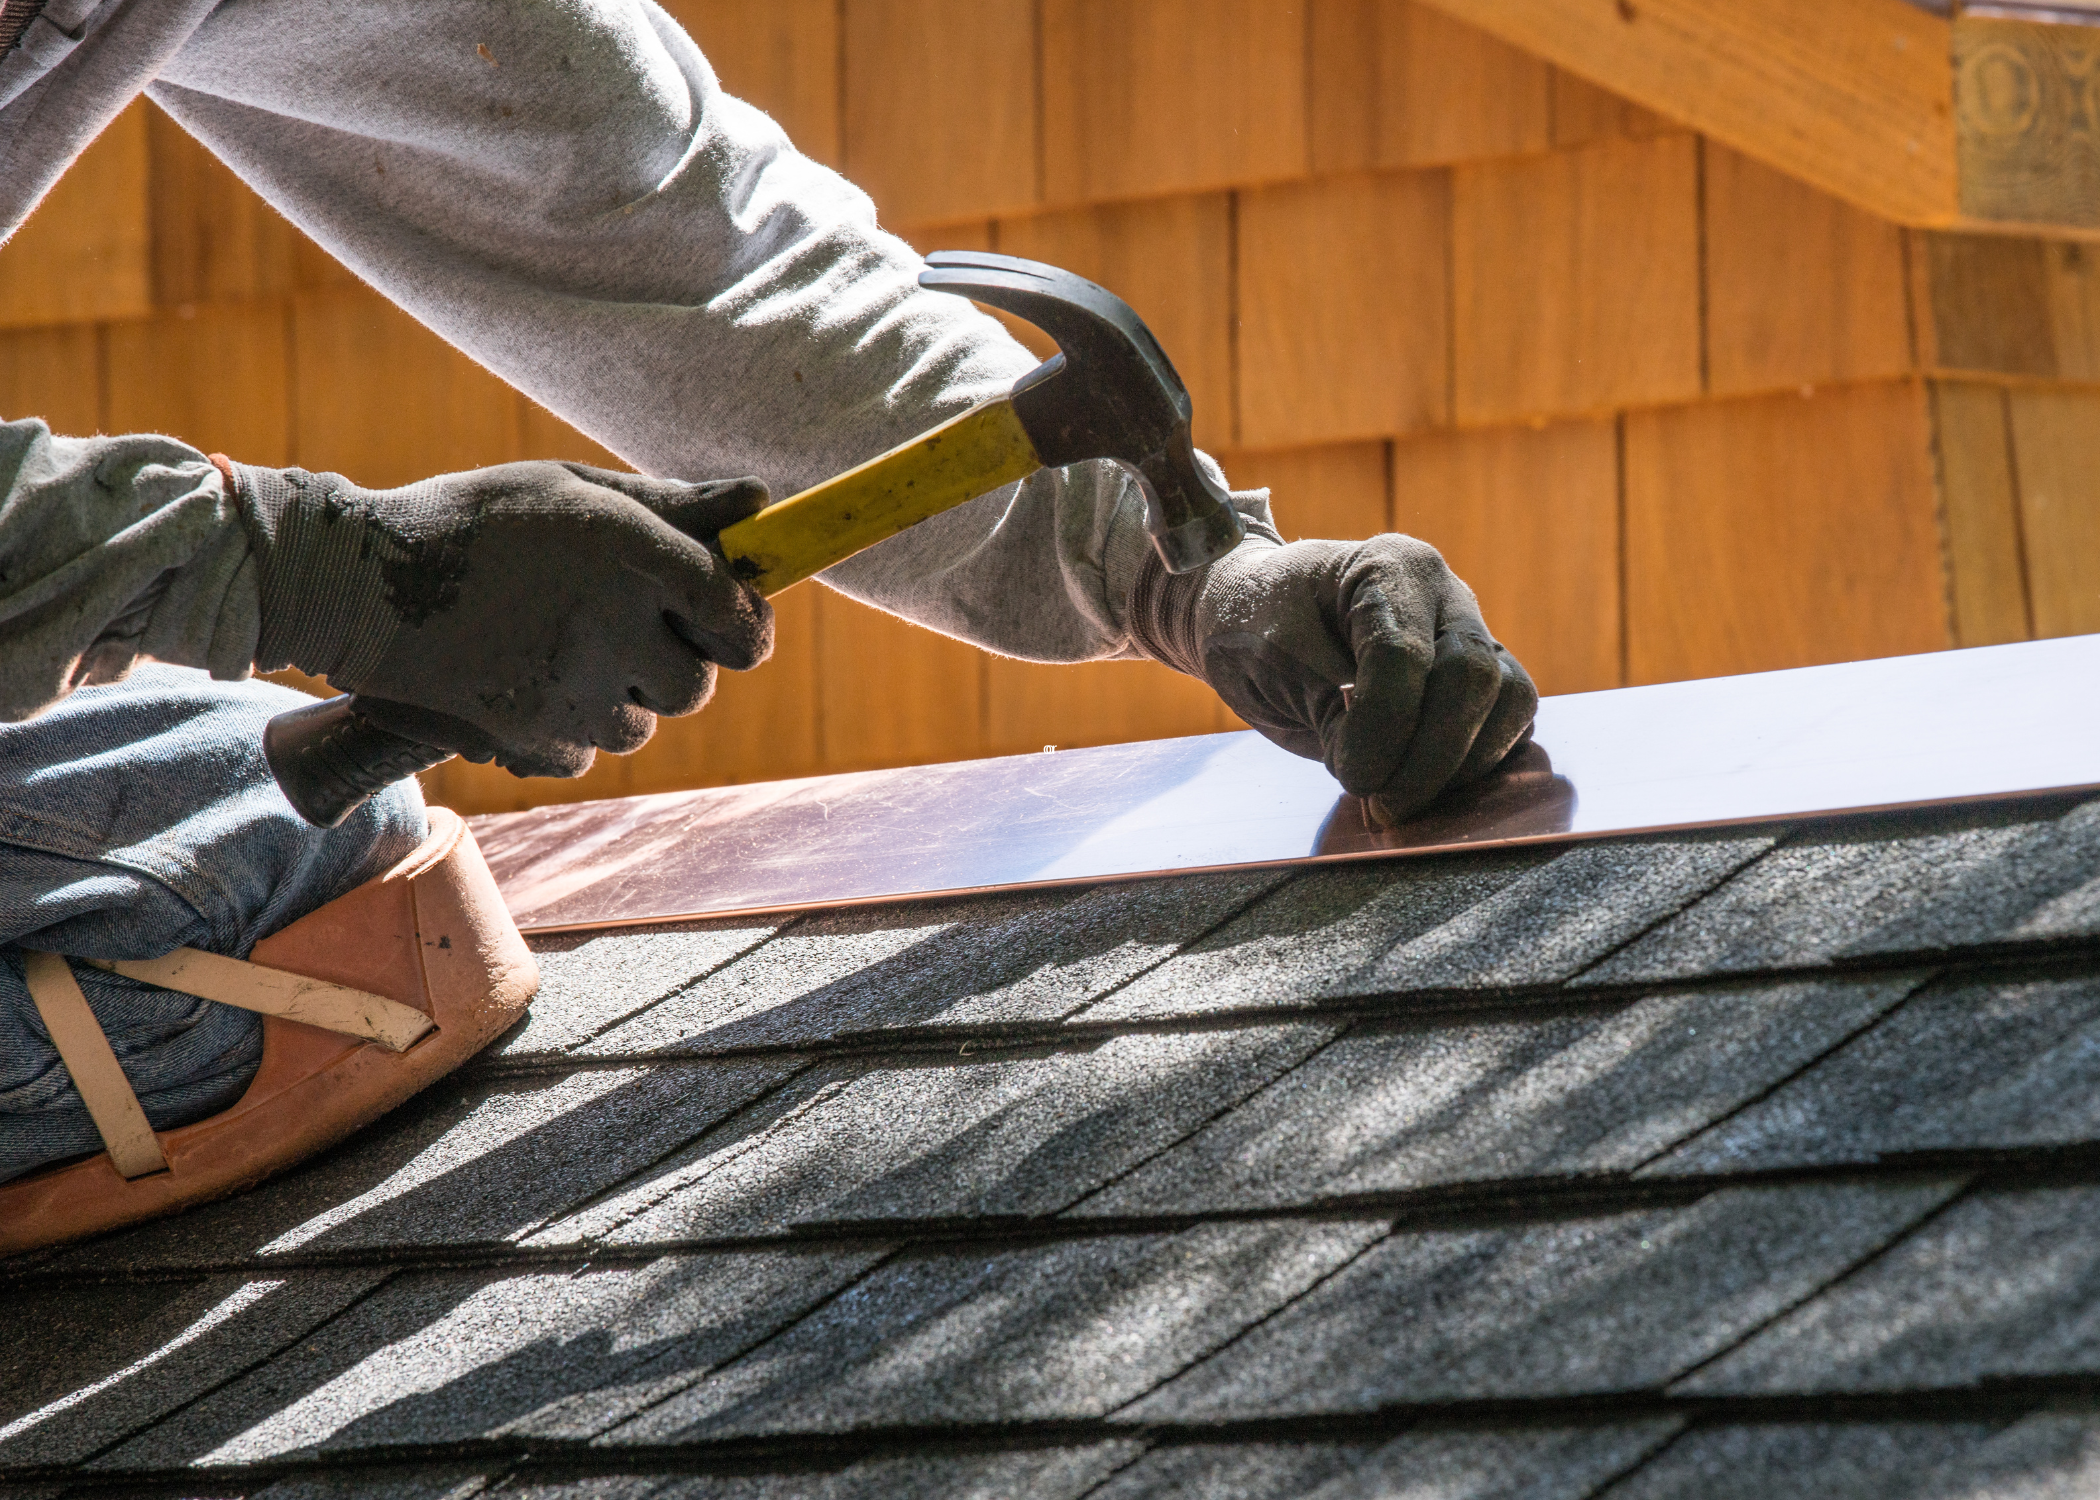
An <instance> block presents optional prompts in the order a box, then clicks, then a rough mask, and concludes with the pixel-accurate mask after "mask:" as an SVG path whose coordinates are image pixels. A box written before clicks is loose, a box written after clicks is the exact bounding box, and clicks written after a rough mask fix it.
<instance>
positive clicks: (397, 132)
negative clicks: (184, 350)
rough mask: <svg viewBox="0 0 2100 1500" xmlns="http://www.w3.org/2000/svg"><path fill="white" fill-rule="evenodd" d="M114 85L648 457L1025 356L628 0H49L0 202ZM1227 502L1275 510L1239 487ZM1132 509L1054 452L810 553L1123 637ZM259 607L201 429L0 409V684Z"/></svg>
mask: <svg viewBox="0 0 2100 1500" xmlns="http://www.w3.org/2000/svg"><path fill="white" fill-rule="evenodd" d="M958 83H959V86H967V80H958ZM140 92H145V93H147V94H149V95H150V96H151V97H152V98H153V100H154V101H155V102H156V103H157V104H159V105H160V106H161V107H162V108H163V109H165V110H166V111H167V112H168V113H169V114H170V115H171V116H173V117H174V118H175V119H176V120H177V121H179V122H180V123H181V124H182V126H183V127H184V128H185V129H187V130H188V131H190V132H191V133H192V134H193V135H195V136H196V137H197V138H198V139H199V140H201V141H202V142H204V144H205V145H206V146H208V147H209V148H210V149H211V150H212V151H213V152H215V153H216V154H217V155H218V156H219V157H220V158H221V159H222V160H223V161H225V162H226V163H227V164H228V165H229V166H231V167H232V168H233V170H234V171H236V172H237V173H239V174H240V176H241V177H242V178H244V179H245V180H246V181H247V182H248V183H249V184H250V185H251V186H253V187H254V188H255V189H256V190H257V191H258V192H259V193H261V194H262V196H263V197H265V198H267V199H268V200H269V201H270V202H271V203H272V204H273V205H275V206H276V208H277V209H278V210H279V211H280V212H282V213H283V214H284V215H285V216H286V217H287V218H288V219H290V220H291V221H292V222H293V223H294V224H296V225H298V226H299V227H300V228H301V229H302V230H304V231H305V232H306V233H307V234H309V235H311V236H312V237H313V238H314V239H315V240H317V241H319V242H320V243H321V244H322V245H324V246H326V247H327V248H328V249H329V250H330V251H331V252H332V253H334V254H335V255H336V256H337V257H338V258H339V259H341V260H342V261H343V262H344V263H345V264H347V265H348V266H350V267H351V268H352V269H353V270H355V271H356V272H357V273H358V275H360V276H361V277H363V278H364V279H365V280H367V281H368V282H370V283H371V284H372V285H373V286H374V287H376V288H378V289H379V290H380V291H381V292H382V293H384V294H385V295H386V296H387V297H389V298H391V299H392V300H393V301H394V302H396V303H398V304H400V305H401V306H402V307H403V308H405V309H407V310H408V311H409V312H410V313H411V314H413V315H414V316H415V317H416V318H417V319H419V320H420V321H421V322H423V323H424V324H425V325H427V326H428V327H430V328H431V329H433V330H434V331H435V332H437V333H438V334H439V335H440V336H442V337H443V338H445V339H446V340H447V341H449V342H450V343H452V344H454V345H455V346H457V347H458V348H460V349H461V350H463V351H465V352H466V353H467V354H468V355H470V356H472V357H473V358H474V359H476V360H478V361H480V362H481V363H482V364H484V365H486V366H487V367H488V368H489V369H491V370H493V371H494V372H495V373H496V374H497V375H499V376H501V377H502V378H503V379H504V380H506V381H508V382H510V383H511V384H512V385H514V386H516V387H517V388H518V389H520V390H522V391H524V392H525V393H526V394H528V395H530V396H531V397H533V398H534V399H535V400H537V401H539V402H540V403H542V404H543V405H545V406H546V407H548V408H549V409H550V410H552V411H554V412H556V413H558V414H560V415H561V416H563V417H565V418H567V419H568V420H569V421H570V422H572V423H573V424H575V425H576V426H577V427H579V428H581V429H582V430H583V431H584V432H586V433H588V434H589V435H590V436H592V437H593V438H596V439H597V440H598V441H599V442H601V443H603V444H604V445H605V446H606V447H608V448H610V449H612V450H613V451H614V452H615V453H617V454H619V455H620V456H621V457H622V458H624V459H625V460H627V461H628V462H630V463H632V464H633V465H634V466H635V467H636V468H638V469H641V470H643V471H645V472H648V473H652V474H659V475H668V476H676V477H680V478H687V479H699V478H711V477H725V476H731V475H740V474H756V475H758V476H760V477H761V478H763V479H764V480H765V481H766V482H767V484H768V485H770V486H771V487H772V489H773V492H774V494H775V495H776V496H781V495H786V494H790V493H793V492H794V491H796V490H799V489H802V488H804V487H806V486H808V485H810V484H812V483H814V482H816V481H818V480H821V479H824V478H826V477H828V476H830V475H832V474H835V473H837V472H839V471H841V470H843V469H846V468H849V467H851V466H852V465H854V464H856V463H859V462H861V461H863V460H865V459H867V458H869V457H872V456H873V455H875V454H877V453H879V452H882V451H883V450H884V449H886V448H889V447H891V446H893V445H894V444H896V443H898V442H900V441H902V440H904V439H905V438H908V437H910V436H912V435H914V434H916V433H918V432H921V431H923V430H924V429H926V428H927V427H929V426H931V425H933V424H934V423H936V422H939V421H941V420H944V419H945V418H947V417H949V416H952V415H954V414H955V413H956V412H959V411H961V410H963V409H965V408H967V407H969V406H971V405H973V404H974V403H976V402H978V401H981V400H985V399H987V398H989V397H992V396H995V395H997V394H999V393H1001V392H1002V391H1004V390H1005V389H1006V388H1007V387H1008V386H1009V385H1010V384H1011V383H1012V382H1013V380H1014V379H1015V377H1017V376H1018V375H1020V374H1022V373H1024V372H1025V371H1027V370H1028V369H1030V368H1031V367H1032V366H1033V364H1034V362H1035V361H1034V357H1033V356H1032V355H1031V354H1029V353H1028V352H1027V351H1026V350H1025V349H1023V348H1022V347H1021V346H1020V345H1019V344H1018V343H1016V342H1015V341H1014V340H1013V339H1012V338H1010V337H1009V336H1008V335H1007V334H1006V333H1005V331H1004V330H1003V329H1001V328H1000V326H999V325H998V324H997V323H996V322H994V321H993V320H992V319H990V318H988V317H986V316H984V315H983V314H981V313H979V312H977V311H976V310H975V309H973V308H972V307H971V306H970V305H969V304H968V303H967V302H965V301H963V300H962V299H960V298H956V297H952V296H948V295H945V294H942V293H935V292H925V291H922V290H920V289H919V288H918V286H917V284H916V281H915V278H916V276H917V273H918V271H919V269H920V261H919V258H918V256H917V255H916V254H915V253H914V252H913V251H912V250H911V249H910V247H909V246H907V245H905V244H904V243H903V242H902V241H900V240H898V239H896V238H895V237H894V236H891V235H888V234H886V233H884V232H883V231H882V230H881V229H879V228H878V227H877V226H876V223H875V210H874V205H873V204H872V203H870V202H869V200H868V198H867V197H866V195H865V194H863V193H861V192H860V191H859V190H858V189H857V188H855V187H853V186H852V184H850V183H848V182H846V181H845V180H844V179H843V178H841V177H839V176H838V175H837V174H835V173H833V172H831V171H829V170H827V169H826V168H824V167H821V166H819V165H817V164H816V163H815V162H812V161H811V160H809V159H808V158H807V157H805V156H803V155H801V154H800V153H799V152H797V151H796V150H795V149H794V147H793V146H792V145H791V144H789V142H788V140H787V137H786V136H785V135H784V134H783V133H782V132H781V130H780V128H779V127H778V126H777V125H775V124H774V123H773V122H772V121H771V120H770V119H768V118H767V117H766V116H765V115H763V114H761V113H760V112H759V111H758V110H756V109H753V108H752V107H751V106H750V105H748V104H745V103H743V102H742V101H740V100H737V99H733V98H731V97H729V96H728V95H727V94H724V93H723V92H722V91H721V89H720V87H719V86H718V85H717V83H716V80H715V76H714V73H713V70H712V69H710V68H709V66H708V64H707V60H706V59H705V58H704V57H702V56H701V54H700V52H699V50H698V48H697V47H695V46H694V44H693V42H692V40H691V39H690V38H688V37H687V36H686V34H685V33H684V31H682V30H681V29H680V28H679V26H678V24H677V23H676V22H674V21H673V20H671V18H670V17H669V16H667V15H666V14H665V13H664V12H663V11H662V10H661V9H659V8H658V7H657V6H656V5H654V4H652V3H650V0H356V3H354V4H342V3H340V0H100V3H97V0H50V3H49V5H48V6H47V8H46V9H45V11H44V13H43V14H42V15H41V16H40V17H39V18H38V19H37V20H36V21H34V22H32V23H31V25H30V27H29V29H28V31H27V32H26V33H25V34H24V36H23V40H22V42H21V44H20V45H19V46H18V47H17V48H16V49H15V50H14V51H12V52H11V53H10V54H9V55H8V56H7V57H6V58H5V59H4V60H0V234H11V233H12V232H13V230H14V229H15V228H16V227H18V226H19V225H20V224H21V222H22V221H23V219H25V218H26V217H27V216H28V214H29V212H30V210H31V209H32V208H34V207H35V205H36V203H37V201H38V200H39V199H40V198H41V197H42V196H43V194H44V193H45V191H46V190H47V189H48V188H49V187H50V186H51V184H52V183H53V182H55V181H56V180H57V179H58V177H59V175H60V174H61V173H62V172H64V170H65V168H66V166H67V165H68V164H69V163H70V162H71V161H72V160H73V159H74V158H75V157H77V156H78V155H79V154H80V152H81V151H82V150H83V149H85V148H86V146H87V145H88V143H89V142H91V141H92V140H93V139H94V137H95V136H96V134H97V133H98V132H99V131H101V129H102V128H103V127H104V126H105V125H107V124H108V123H109V121H110V120H111V119H112V118H114V117H115V115H116V114H117V112H118V111H119V110H121V109H122V108H123V107H124V106H125V105H126V104H128V103H130V102H131V100H132V99H133V98H135V97H136V96H137V95H138V94H139V93H140ZM5 415H6V414H5V413H0V416H5ZM234 457H236V458H239V457H241V455H239V454H235V455H234ZM352 477H353V478H355V477H356V476H354V475H353V476H352ZM1239 503H1240V506H1241V509H1242V511H1243V512H1244V513H1246V514H1247V516H1248V518H1249V520H1250V522H1251V523H1252V529H1253V530H1255V531H1257V532H1258V533H1261V534H1265V535H1269V536H1273V535H1274V533H1273V528H1272V527H1271V526H1270V524H1269V521H1268V513H1267V499H1266V496H1265V495H1261V494H1258V493H1257V494H1250V495H1246V496H1242V497H1239ZM1146 545H1147V542H1146V539H1145V535H1144V528H1143V515H1142V504H1141V501H1140V497H1139V495H1138V493H1137V490H1136V487H1135V484H1134V482H1133V481H1131V480H1130V479H1129V478H1128V477H1127V476H1126V474H1125V473H1124V471H1123V470H1121V469H1120V468H1118V467H1117V466H1116V465H1113V464H1108V463H1091V464H1079V465H1074V466H1072V467H1070V468H1067V469H1061V470H1052V471H1044V472H1042V473H1039V474H1037V475H1035V476H1034V477H1032V478H1030V479H1028V480H1026V481H1024V482H1023V483H1021V484H1019V485H1017V486H1008V487H1007V488H1005V489H1003V490H1000V491H997V492H995V493H993V494H991V495H987V496H985V497H983V498H982V499H979V500H976V501H973V502H972V503H970V504H969V505H965V506H962V507H960V508H958V509H956V510H954V511H951V512H949V513H948V514H946V515H944V516H940V517H936V518H934V519H933V520H930V521H926V522H923V523H921V524H920V525H918V526H915V527H913V528H912V529H911V530H910V531H908V532H905V533H903V534H901V535H899V536H897V537H894V538H892V539H890V540H889V541H886V542H884V543H882V544H881V545H879V546H877V547H873V548H870V549H869V550H868V551H866V552H863V553H861V554H860V555H859V556H857V557H854V558H852V559H850V560H849V561H847V562H844V563H841V564H839V565H838V566H837V567H834V568H833V569H831V570H830V571H829V572H828V573H827V574H825V575H824V578H825V582H827V583H829V584H830V585H831V586H832V587H834V588H837V589H839V590H840V591H842V592H844V593H846V594H849V595H851V596H853V597H854V598H857V599H861V600H864V601H866V602H868V603H871V604H874V605H877V606H879V607H880V608H883V609H886V610H889V611H891V612H893V613H895V614H899V615H902V616H904V617H905V618H907V619H911V620H915V621H917V622H919V623H920V624H922V625H927V626H930V627H932V628H933V629H935V630H939V631H942V632H944V633H946V634H949V635H952V636H956V637H959V638H961V639H963V640H967V641H972V642H975V643H977V644H979V645H982V646H985V647H988V648H990V649H992V650H994V651H998V652H1002V653H1005V654H1007V655H1012V656H1018V657H1023V658H1026V659H1029V660H1033V661H1085V660H1095V659H1100V658H1104V657H1117V656H1128V655H1131V654H1132V652H1131V649H1130V646H1129V642H1128V636H1127V632H1126V628H1125V623H1124V621H1125V607H1126V603H1127V600H1128V598H1129V593H1130V586H1131V582H1132V580H1133V578H1134V577H1135V574H1136V569H1137V563H1138V561H1139V559H1140V557H1141V556H1142V555H1143V549H1144V548H1145V546H1146ZM256 613H257V604H256V588H255V570H254V568H253V566H252V565H251V564H250V562H249V559H248V555H247V541H246V536H245V532H244V530H243V527H242V524H241V521H240V518H239V516H238V514H237V513H236V512H235V510H234V508H233V506H232V505H231V504H230V502H229V501H228V500H227V498H226V497H225V495H224V494H223V493H222V490H221V488H220V482H219V478H218V474H217V471H216V470H214V469H212V467H211V466H210V465H209V464H208V463H206V462H204V459H203V455H202V454H200V453H198V452H197V451H196V450H195V449H193V448H190V447H187V446H186V445H184V444H182V443H180V442H176V441H173V440H171V439H168V438H163V437H112V438H88V439H81V438H66V437H54V436H52V435H51V434H49V433H48V432H47V431H45V430H44V428H43V426H42V424H41V423H37V422H30V421H23V422H12V423H5V424H0V719H19V718H23V717H26V716H28V715H30V714H33V713H35V712H36V711H37V710H38V709H39V708H41V707H43V706H45V705H46V704H48V703H50V702H52V701H54V700H55V699H56V698H58V697H60V696H62V695H63V694H64V693H65V692H66V691H68V690H69V688H70V687H72V686H75V685H78V683H80V682H82V681H88V680H104V679H106V678H108V677H110V676H113V675H116V674H118V673H120V672H121V671H123V670H124V669H125V668H126V667H127V666H128V664H129V662H130V660H131V659H132V658H133V657H134V656H135V655H138V654H141V653H143V654H147V655H151V656H154V657H157V658H159V659H162V660H166V661H174V662H181V663H185V664H189V665H195V666H204V667H209V668H210V669H211V670H212V671H213V672H214V673H215V674H216V675H220V676H238V675H240V674H241V673H243V672H245V671H246V670H247V666H248V664H249V662H251V661H252V659H253V653H254V649H255V641H256V634H257V620H256ZM264 665H266V666H267V665H274V664H270V663H265V664H264Z"/></svg>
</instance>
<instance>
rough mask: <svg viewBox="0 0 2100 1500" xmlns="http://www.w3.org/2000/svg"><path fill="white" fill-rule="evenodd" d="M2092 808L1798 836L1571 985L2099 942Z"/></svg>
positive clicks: (2097, 822)
mask: <svg viewBox="0 0 2100 1500" xmlns="http://www.w3.org/2000/svg"><path fill="white" fill-rule="evenodd" d="M2096 869H2100V799H2096V800H2094V801H2092V802H2087V803H2084V804H2083V805H2080V806H2076V807H2073V808H2071V809H2070V810H2069V811H2068V812H2064V811H2061V804H2043V805H2042V806H2039V807H2037V806H2035V805H2032V804H2022V803H2006V804H1999V805H1997V806H1993V807H1987V808H1983V809H1975V808H1951V809H1943V810H1936V811H1932V812H1927V813H1906V814H1902V815H1900V816H1895V817H1889V818H1872V819H1860V820H1856V821H1848V822H1845V823H1842V824H1839V825H1837V826H1835V827H1832V828H1828V829H1818V830H1814V831H1804V832H1802V833H1799V834H1797V835H1796V836H1795V837H1794V838H1793V839H1792V840H1790V841H1789V842H1788V843H1787V845H1786V846H1784V847H1783V848H1780V849H1778V850H1776V851H1775V852H1774V853H1772V854H1771V855H1769V856H1767V857H1766V858H1765V859H1763V860H1761V861H1760V862H1759V863H1758V864H1757V865H1755V866H1754V867H1752V868H1751V869H1749V870H1746V871H1745V872H1744V873H1743V874H1742V875H1740V876H1738V877H1737V878H1736V879H1734V880H1732V881H1730V882H1729V883H1728V884H1727V885H1725V886H1723V887H1722V888H1721V889H1720V890H1719V891H1717V892H1715V893H1714V894H1713V895H1711V896H1709V897H1707V898H1706V899H1705V900H1704V901H1701V902H1699V903H1698V904H1697V905H1695V906H1693V907H1692V908H1691V909H1690V910H1688V911H1686V912H1685V913H1684V914H1683V915H1681V916H1679V917H1677V918H1675V919H1673V920H1671V921H1669V922H1667V923H1665V924H1664V925H1663V926H1662V927H1660V928H1658V929H1657V930H1656V931H1654V932H1652V933H1650V934H1649V935H1648V936H1646V937H1644V938H1642V939H1641V940H1640V941H1638V942H1636V943H1634V944H1633V945H1632V946H1631V947H1629V948H1628V949H1626V950H1625V951H1624V952H1623V953H1620V954H1618V955H1616V956H1615V957H1613V958H1610V959H1608V960H1606V961H1605V962H1604V963H1603V964H1601V965H1599V966H1598V967H1597V968H1596V969H1595V970H1593V971H1592V972H1591V973H1589V974H1586V975H1584V976H1583V978H1582V980H1581V981H1580V982H1581V983H1584V984H1623V983H1649V982H1653V981H1657V980H1669V979H1680V978H1685V977H1689V976H1691V975H1695V974H1713V973H1738V972H1742V971H1746V970H1754V969H1788V968H1802V967H1809V966H1814V965H1821V964H1826V963H1830V962H1832V961H1833V960H1837V959H1859V958H1868V957H1877V956H1884V955H1890V954H1920V955H1936V954H1940V953H1945V952H1949V951H1955V950H1961V949H1969V948H1977V947H1991V946H1995V945H1998V944H2002V943H2011V942H2027V941H2044V940H2061V939H2065V938H2072V937H2091V936H2093V935H2094V934H2096V933H2100V877H2096V875H2095V871H2096Z"/></svg>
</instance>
